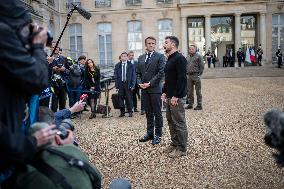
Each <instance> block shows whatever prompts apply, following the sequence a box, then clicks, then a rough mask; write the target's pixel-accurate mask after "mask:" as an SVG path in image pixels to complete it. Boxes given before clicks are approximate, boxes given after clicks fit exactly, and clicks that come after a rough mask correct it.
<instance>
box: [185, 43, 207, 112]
mask: <svg viewBox="0 0 284 189" xmlns="http://www.w3.org/2000/svg"><path fill="white" fill-rule="evenodd" d="M203 70H204V63H203V59H202V56H201V55H200V54H199V53H196V45H195V44H191V45H190V46H189V56H188V57H187V67H186V75H187V101H188V105H187V106H186V107H185V109H192V108H193V104H194V94H193V91H194V86H195V91H196V96H197V106H196V107H195V108H194V110H202V95H201V79H200V77H201V75H202V73H203Z"/></svg>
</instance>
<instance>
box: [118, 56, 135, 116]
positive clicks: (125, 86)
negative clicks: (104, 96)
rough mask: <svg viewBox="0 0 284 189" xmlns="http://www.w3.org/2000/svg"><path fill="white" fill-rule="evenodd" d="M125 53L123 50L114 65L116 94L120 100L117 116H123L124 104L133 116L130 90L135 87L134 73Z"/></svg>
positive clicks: (133, 67) (133, 68)
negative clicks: (120, 105)
mask: <svg viewBox="0 0 284 189" xmlns="http://www.w3.org/2000/svg"><path fill="white" fill-rule="evenodd" d="M127 59H128V57H127V53H126V52H123V53H121V55H120V62H119V63H117V64H116V65H115V68H114V75H115V88H116V89H118V94H119V96H120V98H121V101H122V107H121V109H120V115H119V117H124V116H125V104H124V101H125V103H126V108H127V111H128V113H129V117H132V116H133V111H132V109H133V97H132V91H133V89H134V88H135V83H136V74H135V66H134V65H133V64H132V63H131V62H130V61H127Z"/></svg>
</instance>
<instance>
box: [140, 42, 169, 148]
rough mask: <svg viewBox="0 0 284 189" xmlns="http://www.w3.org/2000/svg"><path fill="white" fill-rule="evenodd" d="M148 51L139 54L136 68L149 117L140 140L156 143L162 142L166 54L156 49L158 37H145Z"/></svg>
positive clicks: (147, 116)
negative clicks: (145, 130) (145, 129)
mask: <svg viewBox="0 0 284 189" xmlns="http://www.w3.org/2000/svg"><path fill="white" fill-rule="evenodd" d="M145 46H146V50H147V53H146V54H143V55H141V56H139V58H138V65H137V68H136V74H137V82H138V85H139V87H140V88H141V89H142V98H143V99H144V108H145V111H146V118H147V132H146V134H145V135H144V136H143V137H141V138H140V139H139V141H140V142H146V141H149V140H152V144H153V145H156V144H159V143H160V142H161V137H162V128H163V117H162V110H161V109H162V101H161V95H162V84H163V77H164V74H165V72H164V67H165V56H164V55H163V54H161V53H158V52H156V51H155V47H156V39H155V38H154V37H147V38H146V39H145Z"/></svg>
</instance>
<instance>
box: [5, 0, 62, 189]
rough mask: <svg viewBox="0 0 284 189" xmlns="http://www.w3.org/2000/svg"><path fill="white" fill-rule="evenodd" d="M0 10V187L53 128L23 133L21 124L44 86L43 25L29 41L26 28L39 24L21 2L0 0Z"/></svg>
mask: <svg viewBox="0 0 284 189" xmlns="http://www.w3.org/2000/svg"><path fill="white" fill-rule="evenodd" d="M0 9H1V11H0V39H1V40H0V51H1V53H0V80H1V82H0V104H1V105H0V154H1V155H0V188H1V187H2V188H4V189H5V188H11V187H9V175H12V173H13V172H15V171H17V170H18V168H20V167H23V166H25V164H26V163H28V162H30V161H31V160H32V159H33V158H34V156H35V154H36V152H37V147H39V146H41V145H44V144H46V143H48V140H49V139H50V137H54V136H55V134H56V131H52V130H51V129H52V128H53V127H48V128H47V129H46V130H44V131H39V132H38V133H35V135H32V136H26V135H25V134H24V133H23V129H25V128H23V127H22V122H23V120H24V118H25V109H26V104H27V101H28V99H29V98H30V97H31V96H32V95H34V94H39V93H40V92H41V91H42V90H43V89H45V88H46V87H47V86H48V63H47V60H46V54H45V52H44V44H45V43H46V41H47V28H41V29H40V31H39V32H38V34H36V35H35V36H34V37H33V38H32V39H31V41H29V40H27V37H28V36H27V35H26V34H28V32H27V31H29V30H28V29H29V28H33V29H34V30H38V28H39V26H38V25H35V24H33V25H32V19H31V15H30V13H29V12H28V11H27V9H26V8H25V6H24V3H23V2H22V1H19V0H2V1H1V4H0ZM25 31H26V32H25ZM11 167H13V168H11Z"/></svg>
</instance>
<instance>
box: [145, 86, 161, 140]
mask: <svg viewBox="0 0 284 189" xmlns="http://www.w3.org/2000/svg"><path fill="white" fill-rule="evenodd" d="M142 98H143V100H144V108H145V111H146V118H147V134H148V135H156V136H159V137H161V136H162V127H163V116H162V110H161V107H162V102H161V94H156V93H147V92H144V91H142ZM154 128H155V132H154Z"/></svg>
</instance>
